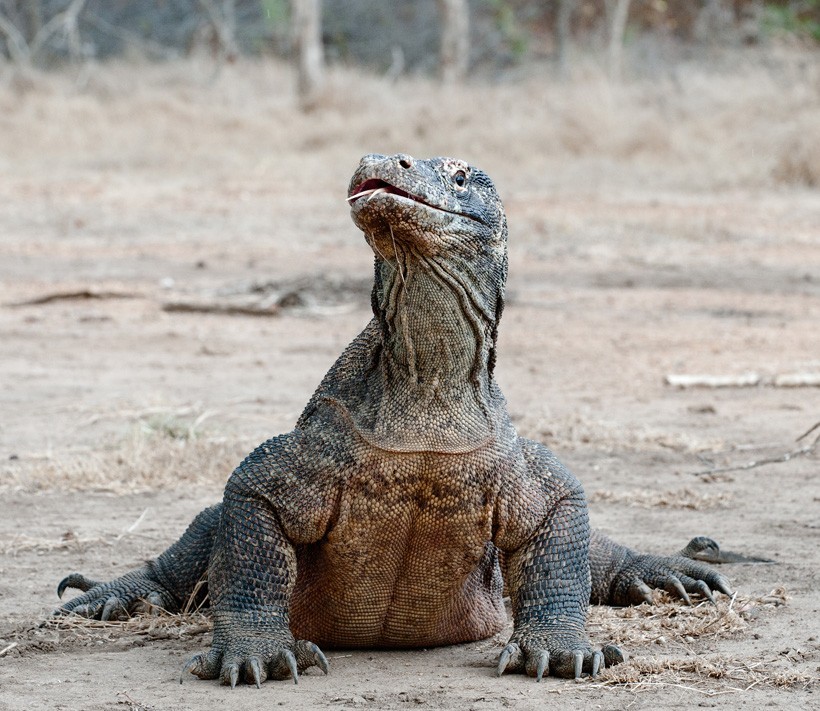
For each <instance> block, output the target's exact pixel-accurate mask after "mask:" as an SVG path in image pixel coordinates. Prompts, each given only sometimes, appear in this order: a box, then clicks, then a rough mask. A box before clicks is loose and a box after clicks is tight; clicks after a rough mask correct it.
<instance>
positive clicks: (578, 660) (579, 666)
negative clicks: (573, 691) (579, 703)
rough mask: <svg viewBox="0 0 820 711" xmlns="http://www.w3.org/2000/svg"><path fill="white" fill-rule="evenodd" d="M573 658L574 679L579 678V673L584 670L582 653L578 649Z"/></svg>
mask: <svg viewBox="0 0 820 711" xmlns="http://www.w3.org/2000/svg"><path fill="white" fill-rule="evenodd" d="M573 656H574V657H575V678H576V679H580V678H581V672H583V670H584V653H583V652H582V651H581V650H580V649H578V650H576V651H575V653H574V654H573Z"/></svg>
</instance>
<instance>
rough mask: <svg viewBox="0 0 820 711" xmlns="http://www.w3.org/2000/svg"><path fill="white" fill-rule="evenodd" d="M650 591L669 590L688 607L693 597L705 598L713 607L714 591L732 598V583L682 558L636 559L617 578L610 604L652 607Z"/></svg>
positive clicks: (639, 557) (645, 557)
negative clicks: (654, 589) (646, 604)
mask: <svg viewBox="0 0 820 711" xmlns="http://www.w3.org/2000/svg"><path fill="white" fill-rule="evenodd" d="M651 588H659V589H661V590H666V592H668V593H669V594H670V595H673V596H675V597H678V598H680V599H681V600H683V601H684V602H685V603H686V604H687V605H691V604H692V599H691V598H690V597H689V595H690V594H697V595H702V596H703V597H705V598H706V599H707V600H708V601H709V602H711V603H712V604H713V605H714V604H715V596H714V591H715V590H718V591H720V592H722V593H723V594H725V595H730V596H731V595H732V589H731V588H730V587H729V581H728V580H727V579H726V578H725V577H724V576H723V575H721V574H720V573H718V572H717V571H716V570H714V569H712V568H710V567H709V566H708V565H706V564H704V563H700V562H699V561H696V560H692V559H691V558H684V557H682V556H657V555H642V554H639V555H635V556H634V558H632V560H630V561H629V562H628V563H627V564H626V565H625V566H624V567H623V568H622V569H621V570H620V571H619V572H618V574H617V576H616V577H615V580H614V581H613V584H612V587H611V599H610V602H611V604H614V605H640V604H641V603H642V602H648V603H649V604H652V602H653V600H652V590H651Z"/></svg>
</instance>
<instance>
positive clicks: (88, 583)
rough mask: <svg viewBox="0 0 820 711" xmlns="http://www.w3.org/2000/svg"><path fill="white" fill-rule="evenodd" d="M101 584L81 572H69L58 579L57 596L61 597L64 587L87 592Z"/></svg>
mask: <svg viewBox="0 0 820 711" xmlns="http://www.w3.org/2000/svg"><path fill="white" fill-rule="evenodd" d="M101 584H102V583H99V582H97V581H96V580H91V579H89V578H86V577H85V575H83V574H82V573H71V574H70V575H66V576H65V577H64V578H63V579H62V580H61V581H60V584H59V585H57V597H59V598H62V597H63V593H64V592H65V591H66V588H74V589H76V590H81V591H82V592H88V591H89V590H91V588H95V587H97V586H98V585H101Z"/></svg>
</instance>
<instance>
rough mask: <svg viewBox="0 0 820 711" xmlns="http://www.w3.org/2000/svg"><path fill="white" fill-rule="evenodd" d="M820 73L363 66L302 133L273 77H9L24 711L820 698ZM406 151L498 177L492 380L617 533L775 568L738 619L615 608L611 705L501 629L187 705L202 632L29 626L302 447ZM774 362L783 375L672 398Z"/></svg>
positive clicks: (7, 285) (281, 74)
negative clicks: (511, 76)
mask: <svg viewBox="0 0 820 711" xmlns="http://www.w3.org/2000/svg"><path fill="white" fill-rule="evenodd" d="M817 64H818V62H817V55H816V54H815V55H807V56H800V57H794V56H792V55H790V54H784V55H780V56H776V57H774V58H771V57H770V58H768V59H767V60H766V61H765V62H764V61H761V62H758V63H754V62H747V61H746V60H745V59H744V60H742V61H739V62H738V66H742V67H744V68H743V71H738V72H735V73H733V74H725V73H716V72H710V71H707V70H704V69H702V68H700V69H699V68H698V67H697V66H686V67H679V68H677V69H676V70H675V73H674V76H672V78H670V79H664V78H663V77H662V76H659V78H657V79H656V80H653V81H645V82H643V83H639V82H636V83H632V84H624V85H618V86H613V85H610V84H609V83H608V82H607V81H606V80H605V79H604V78H602V77H601V76H600V75H599V74H598V73H596V72H595V70H594V67H593V66H590V67H587V68H586V69H583V68H582V70H579V74H578V76H577V77H576V79H575V81H573V82H571V83H569V84H565V85H559V84H556V83H555V82H551V81H546V80H544V78H543V77H539V76H538V75H537V73H533V75H532V76H528V77H523V78H520V79H518V80H517V81H516V82H515V83H510V84H491V85H490V84H488V85H484V84H481V83H478V82H476V83H475V84H474V85H471V86H468V87H464V88H460V89H458V90H449V91H443V90H441V89H440V88H439V87H437V86H436V85H434V84H433V83H430V82H427V81H426V80H421V79H415V80H406V81H403V82H399V83H390V82H387V81H383V80H381V79H378V78H372V77H365V76H361V75H358V74H355V73H353V72H347V71H338V72H336V73H335V74H334V75H333V76H332V77H331V85H330V89H329V92H328V96H327V98H326V100H325V102H324V104H323V105H321V106H320V107H319V108H318V109H317V110H315V111H313V112H312V113H309V114H303V113H301V112H300V111H299V110H298V108H297V107H296V105H295V101H294V99H293V92H292V77H291V76H290V74H289V71H288V69H287V68H286V67H283V66H279V65H267V64H265V65H251V64H242V63H240V64H239V65H234V66H231V67H226V68H225V69H224V70H223V71H222V73H221V74H220V75H218V76H216V77H214V76H213V75H212V69H211V68H209V67H206V66H201V65H198V64H196V63H185V64H179V65H172V66H164V67H163V66H159V67H157V66H111V67H92V68H91V69H90V70H84V71H82V72H79V73H77V72H66V73H65V74H63V75H48V76H42V75H31V74H27V75H21V74H19V73H14V72H12V71H10V70H9V69H8V68H6V69H5V70H3V71H1V72H0V279H2V291H1V292H0V303H1V304H2V305H0V413H1V414H0V418H1V419H0V467H2V469H0V476H1V477H2V479H0V496H1V497H2V500H1V501H0V555H1V556H2V557H0V709H94V710H101V709H226V710H228V709H240V708H241V709H255V708H259V709H262V708H264V709H269V708H272V707H277V706H284V707H288V708H294V709H308V708H333V709H337V708H356V709H402V708H410V707H422V708H425V707H426V708H442V709H460V710H463V709H494V708H501V707H505V708H507V707H508V708H513V709H529V708H543V707H544V706H545V705H546V704H549V705H550V707H552V708H556V709H577V708H579V706H580V707H583V708H590V709H595V708H601V709H623V708H631V709H650V708H651V709H656V708H670V709H671V708H675V709H680V708H689V707H695V706H699V707H716V708H738V707H740V706H741V705H743V706H745V707H747V708H760V707H772V708H789V709H804V708H812V707H814V708H816V707H818V706H820V704H819V703H818V693H820V692H818V690H817V686H816V681H817V679H818V666H819V665H820V625H818V621H817V620H818V612H820V593H819V592H818V583H820V574H819V573H818V571H820V545H819V544H820V535H819V534H820V483H819V482H820V477H818V467H820V452H818V450H820V445H818V446H815V447H814V448H812V444H813V442H815V438H816V437H817V436H818V430H814V432H812V433H811V434H809V435H807V436H805V437H803V438H802V439H801V440H800V441H796V439H797V438H798V436H799V435H801V434H802V433H804V432H805V431H807V430H809V428H810V427H812V426H813V425H814V424H815V423H817V422H818V420H820V389H818V388H817V387H809V386H800V387H779V386H775V385H774V384H773V383H774V379H775V378H776V377H777V376H783V375H788V374H802V375H808V376H812V375H813V376H817V374H818V373H820V329H819V328H818V324H819V323H820V195H818V193H817V185H818V183H819V182H820V135H818V132H817V126H818V125H820V98H819V97H820V71H818V66H817ZM398 150H402V151H406V152H408V153H411V154H415V155H419V156H426V155H430V154H434V155H435V154H451V155H458V156H461V157H465V158H467V159H469V160H471V161H472V162H474V163H476V164H478V165H480V166H482V167H484V168H485V169H486V170H487V171H488V172H489V173H490V174H491V175H493V177H494V178H495V179H496V182H497V184H498V186H499V189H500V191H501V193H502V195H503V197H504V198H505V203H506V206H507V210H508V216H509V223H510V234H511V236H510V279H509V285H508V308H507V310H506V311H505V316H504V320H503V323H502V325H501V343H500V354H499V367H498V371H497V373H498V379H499V381H500V383H501V386H502V388H503V389H504V391H505V393H506V396H507V398H508V401H509V408H510V411H511V413H512V416H513V418H514V420H515V421H516V423H517V425H518V427H519V428H520V431H521V432H522V433H523V434H525V435H527V436H530V437H535V438H539V439H541V440H543V441H545V442H547V443H548V444H549V445H550V446H552V447H553V448H554V449H555V450H556V451H557V452H558V454H559V456H561V457H562V458H563V460H564V461H565V462H566V463H567V464H568V465H569V466H570V467H571V468H572V469H573V470H574V471H575V472H576V474H577V475H578V476H579V477H580V478H581V480H582V481H583V482H584V484H585V487H586V490H587V493H588V495H589V499H590V509H591V515H592V519H593V523H594V524H595V525H597V526H599V527H602V528H603V529H604V530H606V531H607V532H609V533H611V534H612V535H614V536H616V537H617V538H618V539H619V540H620V541H622V542H624V543H627V544H630V545H633V546H635V547H638V548H641V549H644V550H647V551H653V552H672V551H675V550H677V549H679V548H680V547H681V546H683V545H684V544H685V543H686V542H687V541H688V540H689V538H690V537H691V536H693V535H696V534H705V535H709V536H712V537H714V538H716V539H717V540H719V541H720V542H721V544H722V545H723V546H724V547H725V548H727V549H730V550H735V551H740V552H744V553H747V554H756V555H759V556H764V557H767V558H771V559H773V560H774V561H775V562H774V563H772V564H759V565H750V564H735V565H730V566H726V567H725V569H724V572H725V574H726V575H727V576H728V577H729V578H730V579H731V581H732V583H733V585H734V587H735V589H736V591H737V594H736V597H735V598H734V599H732V600H729V599H728V598H726V597H722V598H721V599H720V600H719V604H718V606H717V608H713V607H710V606H708V605H705V604H699V605H697V606H695V607H693V608H686V607H684V606H682V605H680V604H678V603H675V602H670V601H668V600H666V599H665V598H664V597H663V596H662V595H661V594H660V593H659V594H658V596H657V598H658V606H657V607H654V608H653V607H649V606H642V607H640V608H633V609H628V610H615V611H612V610H609V609H593V611H592V614H591V621H590V632H591V635H592V637H593V639H594V640H595V641H596V642H597V643H600V644H603V643H606V642H608V641H610V640H614V641H617V642H619V643H620V644H622V646H623V647H624V648H625V649H627V650H628V652H629V653H630V655H631V658H630V662H629V664H627V665H623V666H622V667H620V668H616V669H613V670H611V671H607V672H606V673H605V674H604V675H603V676H602V677H601V678H600V679H598V680H596V681H591V680H589V679H584V680H581V681H579V682H570V681H560V680H555V679H549V680H545V681H544V682H543V683H541V684H535V683H534V682H533V681H532V680H530V679H528V678H525V677H523V676H505V677H503V678H501V679H497V678H495V676H494V674H493V666H494V661H495V659H496V657H497V655H498V652H499V650H500V647H501V644H502V643H503V636H500V637H499V638H498V639H491V640H485V641H481V642H476V643H474V644H467V645H462V646H457V647H449V648H441V649H425V650H418V651H403V652H369V651H354V652H347V651H331V652H329V657H330V660H331V665H332V669H331V673H330V675H329V676H327V677H324V676H321V675H320V674H317V673H315V671H314V672H310V673H308V674H307V675H306V676H305V677H304V678H303V679H302V680H301V682H300V684H299V685H298V687H297V686H293V685H291V684H286V683H275V682H270V683H266V684H265V685H264V686H263V688H262V689H261V690H256V689H253V688H246V687H242V688H237V689H236V690H234V691H230V690H228V689H226V688H222V687H219V686H218V685H217V684H216V683H214V682H202V681H198V680H196V679H194V678H193V677H191V678H190V679H187V680H186V681H185V683H184V684H182V685H180V684H179V683H178V676H179V670H180V668H181V666H182V664H183V662H184V661H185V660H186V659H187V658H188V657H189V655H191V654H192V653H194V652H195V651H197V650H200V649H202V648H203V647H206V646H207V644H208V639H209V626H208V620H207V618H205V617H202V616H201V615H199V614H189V615H186V616H183V617H161V618H158V619H156V620H151V621H145V620H139V619H135V620H132V621H129V622H126V623H111V624H105V625H103V624H100V623H97V624H80V623H64V624H53V623H52V624H47V625H45V626H43V627H39V626H38V625H40V623H41V622H42V621H43V620H46V619H47V618H48V615H49V612H50V610H51V609H53V607H54V606H55V605H56V603H57V599H56V595H55V587H56V584H57V582H58V580H59V579H60V578H61V577H62V576H63V575H65V574H66V573H68V572H70V571H74V570H79V571H83V572H85V573H87V574H89V575H91V576H94V577H98V578H101V579H108V578H111V577H112V576H115V575H119V574H121V573H123V572H125V571H127V570H129V569H130V568H132V567H134V566H136V565H138V564H139V563H140V562H141V561H142V560H143V559H145V558H146V557H150V556H152V555H154V554H156V553H158V552H159V551H161V550H162V549H163V548H164V547H165V546H166V545H167V544H168V543H169V542H170V541H172V540H173V539H174V538H175V537H176V536H177V535H179V533H180V532H181V531H182V530H183V529H184V527H185V526H186V525H187V523H188V522H189V521H190V519H191V518H192V516H193V515H194V514H195V513H196V512H197V511H199V510H200V509H201V508H202V507H204V506H206V505H207V504H210V503H212V502H214V501H216V500H218V499H219V497H220V493H221V488H222V486H223V483H224V481H225V479H226V477H227V476H228V475H229V474H230V471H231V469H232V467H233V466H234V465H235V464H236V463H237V462H238V461H239V458H240V457H241V456H242V455H243V454H244V453H245V452H246V451H248V450H249V449H250V448H251V447H253V446H255V445H256V444H257V443H258V442H260V441H261V440H262V439H264V438H266V437H268V436H269V435H271V434H275V433H278V432H281V431H286V430H288V429H289V428H290V427H291V426H292V424H293V422H294V421H295V419H296V417H297V416H298V413H299V411H300V409H301V407H302V406H303V404H304V403H305V402H306V400H307V398H308V397H309V395H310V393H311V392H312V390H313V388H314V387H315V386H316V384H317V383H318V382H319V379H320V378H321V376H322V375H323V374H324V372H325V371H326V369H327V368H328V367H329V366H330V365H331V363H332V362H333V360H334V359H335V358H336V356H337V355H338V353H339V352H340V351H341V349H342V348H343V347H344V346H345V345H346V343H347V342H348V341H349V340H350V339H352V338H353V336H354V335H355V334H356V333H357V332H358V330H359V329H361V328H362V326H363V325H364V324H365V323H366V322H367V320H368V318H369V310H368V308H369V307H368V289H369V286H368V282H369V278H370V271H371V259H372V257H371V255H370V253H369V252H368V248H367V247H366V245H365V243H364V240H363V239H362V237H361V235H360V234H358V233H357V231H356V229H355V227H354V226H353V225H352V223H351V222H350V220H349V218H348V215H347V209H346V206H345V202H344V195H345V190H346V186H347V180H348V177H349V175H350V174H351V172H352V170H353V168H354V167H355V165H356V163H357V161H358V158H359V156H360V155H361V154H362V153H365V152H370V151H379V152H395V151H398ZM254 312H262V313H261V314H259V313H254ZM749 372H753V373H756V374H758V375H759V376H760V377H761V378H762V380H763V384H760V385H757V386H754V387H728V388H721V389H704V388H687V389H677V388H674V387H671V386H669V385H667V384H666V383H665V381H664V378H665V376H667V375H670V374H707V375H716V376H741V375H743V374H746V373H749ZM790 452H795V454H794V455H793V456H790V457H787V456H786V455H788V454H789V453H790ZM767 461H768V463H767ZM752 463H754V466H746V468H743V465H750V464H752ZM726 469H728V471H727V470H726Z"/></svg>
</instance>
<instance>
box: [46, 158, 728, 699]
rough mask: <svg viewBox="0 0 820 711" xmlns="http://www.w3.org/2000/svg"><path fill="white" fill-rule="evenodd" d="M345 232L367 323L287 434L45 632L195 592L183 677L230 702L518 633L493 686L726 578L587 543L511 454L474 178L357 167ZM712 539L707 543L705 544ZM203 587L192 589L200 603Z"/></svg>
mask: <svg viewBox="0 0 820 711" xmlns="http://www.w3.org/2000/svg"><path fill="white" fill-rule="evenodd" d="M348 194H349V196H350V197H349V198H348V200H349V202H350V209H351V213H352V216H353V221H354V222H355V223H356V225H357V226H358V227H359V228H360V229H361V230H362V232H364V234H365V238H366V239H367V242H368V243H369V245H370V246H371V248H372V249H373V252H374V254H375V283H374V285H373V293H372V306H373V314H374V317H373V319H372V320H371V321H370V323H369V324H368V325H367V326H365V328H364V330H363V331H362V332H361V333H360V334H359V335H358V336H357V337H356V338H355V339H354V340H353V342H352V343H351V344H350V345H349V346H348V347H347V348H346V349H345V351H344V352H343V353H342V355H341V356H340V357H339V359H338V360H337V361H336V363H335V364H334V365H333V367H332V368H331V369H330V371H329V372H328V374H327V375H326V376H325V378H324V380H323V381H322V383H321V384H320V385H319V387H318V389H317V390H316V392H315V393H314V395H313V397H312V398H311V399H310V402H308V404H307V406H306V407H305V410H304V412H303V413H302V415H301V416H300V417H299V420H298V422H297V423H296V426H295V428H294V429H293V431H291V432H289V433H287V434H283V435H279V436H277V437H273V438H272V439H270V440H268V441H267V442H265V443H264V444H262V445H260V446H259V448H258V449H256V450H255V451H254V452H252V453H251V454H250V455H249V456H248V457H247V459H245V461H244V462H242V463H241V464H240V465H239V467H238V468H237V469H236V471H234V473H233V474H232V475H231V477H230V478H229V480H228V482H227V485H226V486H225V493H224V497H223V499H222V503H220V504H217V505H216V506H213V507H211V508H208V509H206V510H205V511H203V512H202V513H200V514H199V515H198V516H197V517H196V518H195V519H194V521H193V523H192V524H191V525H190V527H189V528H188V529H187V531H185V533H184V534H183V535H182V537H181V538H180V539H179V540H178V541H177V542H176V543H174V544H173V545H172V546H171V547H170V548H168V550H166V551H165V552H164V553H162V554H161V555H160V556H159V557H157V558H156V559H155V560H152V561H150V562H148V563H147V564H146V565H144V566H142V567H141V568H138V569H136V570H133V571H131V572H130V573H127V574H126V575H124V576H122V577H120V578H117V579H115V580H113V581H111V582H108V583H98V582H94V581H92V580H89V579H87V578H85V577H84V576H83V575H80V574H79V573H74V574H72V575H69V576H68V577H67V578H66V579H64V580H63V581H62V582H61V583H60V585H59V587H58V593H59V594H62V593H63V591H64V590H65V588H67V587H73V588H78V589H79V590H81V591H83V594H82V595H80V596H78V597H76V598H74V599H73V600H71V601H70V602H68V603H66V604H64V605H63V606H62V607H61V608H60V609H59V610H58V611H57V612H58V613H59V614H66V613H75V614H79V615H83V616H87V617H95V618H100V619H103V620H106V619H111V618H118V617H121V616H123V615H125V614H127V613H131V612H134V611H136V610H145V609H146V608H151V607H154V606H158V607H161V608H164V609H166V610H171V611H174V610H179V609H181V608H182V607H183V606H184V605H185V603H186V601H187V600H188V598H189V597H190V596H191V595H192V593H193V592H194V590H195V589H197V584H198V583H199V582H200V581H202V580H207V591H208V595H209V600H210V605H211V609H212V611H213V620H214V635H213V645H212V647H211V649H210V650H209V651H208V652H207V653H203V654H199V655H197V656H195V657H194V658H193V659H191V660H190V661H189V662H188V664H186V666H185V670H189V671H191V672H193V673H194V674H195V675H197V676H198V677H200V678H202V679H220V680H221V682H222V683H223V684H231V686H233V685H235V684H236V683H237V681H238V680H239V679H244V680H245V681H246V682H248V683H255V684H257V685H259V684H261V683H262V682H263V681H264V680H265V679H267V678H273V679H282V678H293V680H294V681H296V680H297V678H298V674H299V673H300V672H301V671H303V670H304V669H305V668H307V667H310V666H314V665H316V666H319V667H320V668H321V669H322V670H323V671H325V672H327V661H326V659H325V656H324V654H323V653H322V652H321V651H320V648H319V646H318V645H322V646H324V647H327V648H330V647H333V648H340V647H341V648H345V647H347V648H375V647H389V648H408V647H430V646H433V645H443V644H455V643H458V642H466V641H473V640H479V639H484V638H486V637H489V636H491V635H493V634H495V633H497V632H498V631H499V630H501V629H502V628H503V627H504V625H505V618H506V614H505V608H504V603H503V600H502V591H503V588H504V583H506V586H507V589H508V591H509V595H510V600H511V604H512V610H513V615H514V630H513V634H512V637H511V639H510V641H509V643H508V644H507V645H506V646H505V647H504V649H503V651H502V652H501V656H500V659H499V663H498V673H499V674H501V673H502V672H504V671H505V670H506V671H516V672H526V673H527V674H529V675H531V676H534V677H536V678H537V679H540V678H541V677H542V675H544V674H553V675H556V676H561V677H576V678H577V677H579V676H581V675H582V674H583V673H588V674H590V675H591V676H595V675H596V674H597V673H598V670H599V669H601V668H602V667H603V666H604V665H608V664H614V663H616V662H618V661H620V660H622V659H623V655H622V653H621V651H620V650H619V649H618V648H617V647H614V646H607V647H605V648H604V649H603V650H598V649H597V648H595V647H593V646H591V645H590V643H589V641H588V639H587V636H586V633H585V630H584V626H585V621H586V615H587V608H588V606H589V603H590V600H592V601H593V602H596V603H609V604H613V605H626V604H630V603H639V602H643V601H651V592H650V588H651V587H658V588H663V589H665V590H668V591H670V592H672V593H676V594H677V595H679V596H680V597H681V598H682V599H683V600H684V601H686V602H689V594H690V593H697V594H700V595H703V596H705V597H707V598H708V599H710V600H712V590H719V591H721V592H723V593H726V594H729V587H728V583H727V581H726V579H725V578H723V577H722V576H721V575H719V574H718V573H716V572H715V571H714V570H712V569H711V568H709V567H708V566H707V565H705V564H703V563H700V562H696V561H694V560H691V559H689V558H686V557H683V556H673V557H663V556H652V555H643V554H639V553H637V552H635V551H633V550H630V549H629V548H626V547H624V546H621V545H619V544H617V543H615V542H613V541H611V540H610V539H608V538H606V537H605V536H603V535H602V534H600V533H597V532H595V531H590V528H589V524H588V522H587V506H586V501H585V498H584V493H583V490H582V488H581V485H580V484H579V483H578V481H577V480H576V479H575V477H574V476H573V475H572V474H570V473H569V472H568V471H567V470H566V469H565V468H564V467H563V466H562V465H561V463H560V462H559V461H558V460H557V459H556V458H555V456H554V455H553V454H552V452H550V451H549V450H548V449H547V448H546V447H545V446H543V445H541V444H539V443H537V442H533V441H531V440H528V439H524V438H522V437H519V436H518V434H517V433H516V431H515V428H514V427H513V425H512V423H511V422H510V418H509V415H508V414H507V410H506V405H505V401H504V397H503V395H502V394H501V391H500V390H499V388H498V384H497V383H496V381H495V378H494V375H493V371H494V368H495V362H496V335H497V329H498V323H499V320H500V318H501V312H502V307H503V305H504V283H505V280H506V276H507V223H506V219H505V216H504V211H503V208H502V206H501V201H500V199H499V197H498V194H497V193H496V190H495V187H494V186H493V184H492V182H491V181H490V179H489V178H488V177H487V175H486V174H484V173H483V172H481V171H480V170H478V169H476V168H474V167H472V166H470V165H468V164H467V163H465V162H463V161H460V160H454V159H450V158H433V159H430V160H416V159H414V158H411V157H410V156H408V155H395V156H389V157H386V156H381V155H367V156H365V157H364V158H362V160H361V163H360V165H359V167H358V168H357V169H356V172H355V174H354V175H353V178H352V180H351V183H350V190H349V193H348ZM712 544H713V542H711V541H709V542H708V543H707V545H712ZM201 588H202V586H201V585H200V588H199V589H200V591H201Z"/></svg>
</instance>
